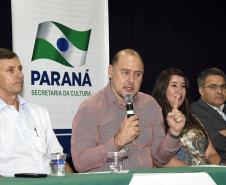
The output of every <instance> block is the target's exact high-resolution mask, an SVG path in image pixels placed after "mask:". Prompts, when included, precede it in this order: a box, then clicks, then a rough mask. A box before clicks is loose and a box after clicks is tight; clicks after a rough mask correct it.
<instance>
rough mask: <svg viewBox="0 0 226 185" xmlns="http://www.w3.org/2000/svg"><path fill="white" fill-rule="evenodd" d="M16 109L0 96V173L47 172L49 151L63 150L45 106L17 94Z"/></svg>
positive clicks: (58, 151) (48, 171) (6, 174)
mask: <svg viewBox="0 0 226 185" xmlns="http://www.w3.org/2000/svg"><path fill="white" fill-rule="evenodd" d="M18 101H19V112H18V111H17V110H16V108H15V107H14V106H12V105H8V104H6V103H5V102H4V101H3V100H2V99H0V174H1V175H4V176H12V175H13V174H15V173H26V172H27V173H28V172H30V173H48V174H49V173H50V165H49V162H50V154H51V153H62V151H63V149H62V147H61V145H60V144H59V142H58V140H57V138H56V136H55V134H54V132H53V130H52V127H51V123H50V118H49V114H48V112H47V110H46V109H44V108H43V107H41V106H39V105H35V104H30V103H27V102H26V101H25V100H24V99H23V98H22V97H20V96H18Z"/></svg>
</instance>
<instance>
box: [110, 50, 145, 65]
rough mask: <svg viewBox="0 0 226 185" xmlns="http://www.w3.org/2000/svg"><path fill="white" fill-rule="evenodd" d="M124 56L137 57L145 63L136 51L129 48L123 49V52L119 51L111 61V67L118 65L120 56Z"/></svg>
mask: <svg viewBox="0 0 226 185" xmlns="http://www.w3.org/2000/svg"><path fill="white" fill-rule="evenodd" d="M123 54H129V55H132V56H137V57H138V58H139V59H140V61H141V62H142V63H143V60H142V58H141V56H140V54H139V53H138V52H137V51H135V50H134V49H130V48H127V49H123V50H120V51H118V52H117V53H116V54H115V55H114V57H113V59H112V61H111V65H114V64H116V63H117V62H118V61H119V58H120V56H121V55H123ZM143 65H144V63H143Z"/></svg>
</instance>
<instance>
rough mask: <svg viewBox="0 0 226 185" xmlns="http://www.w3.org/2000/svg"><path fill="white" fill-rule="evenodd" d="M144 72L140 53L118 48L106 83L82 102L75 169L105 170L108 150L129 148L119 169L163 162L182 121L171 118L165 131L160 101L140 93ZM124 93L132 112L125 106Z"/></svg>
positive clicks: (73, 141)
mask: <svg viewBox="0 0 226 185" xmlns="http://www.w3.org/2000/svg"><path fill="white" fill-rule="evenodd" d="M143 73H144V64H143V61H142V58H141V56H140V55H139V54H138V53H137V52H136V51H134V50H133V49H124V50H121V51H119V52H118V53H116V55H115V56H114V57H113V60H112V62H111V64H110V65H109V68H108V76H109V79H110V80H109V84H108V85H107V86H106V87H105V88H104V89H102V90H100V91H99V92H98V93H96V94H95V95H92V96H91V97H89V98H87V99H86V100H85V101H84V102H82V103H81V105H80V107H79V109H78V112H77V114H76V115H75V117H74V120H73V125H72V137H71V154H72V159H73V163H74V166H75V168H76V170H77V171H78V172H88V171H108V170H109V165H108V163H107V161H108V152H114V151H120V150H122V149H123V148H127V149H128V152H127V158H126V159H124V160H123V165H122V166H123V170H130V169H137V168H148V167H153V163H154V161H157V162H158V163H159V164H166V163H167V162H168V161H169V160H170V159H171V158H172V156H173V155H174V153H175V152H176V151H177V150H178V149H179V148H180V146H181V143H180V140H179V138H178V137H177V136H179V135H180V133H181V131H182V129H183V127H184V124H185V121H184V120H182V121H180V122H172V123H171V125H169V132H168V134H167V135H165V134H164V130H163V127H162V123H163V117H162V111H161V108H160V106H159V105H158V104H157V102H156V101H155V99H154V98H153V97H152V96H150V95H147V94H144V93H141V92H139V89H140V86H141V83H142V78H143ZM128 94H129V96H132V103H131V102H130V104H131V105H132V108H133V109H132V110H133V111H131V110H129V109H128V106H129V105H128V104H129V102H127V100H126V98H128ZM126 107H127V108H126ZM130 108H131V107H130ZM127 112H128V113H127Z"/></svg>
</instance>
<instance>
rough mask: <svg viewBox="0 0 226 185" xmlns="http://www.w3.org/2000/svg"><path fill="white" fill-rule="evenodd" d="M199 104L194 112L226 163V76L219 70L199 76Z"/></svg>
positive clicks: (193, 106) (195, 106)
mask: <svg viewBox="0 0 226 185" xmlns="http://www.w3.org/2000/svg"><path fill="white" fill-rule="evenodd" d="M198 86H199V93H200V95H201V97H200V99H199V100H198V101H197V102H193V103H192V105H191V108H192V112H193V113H194V114H195V115H196V116H197V117H198V118H199V120H200V121H201V122H202V124H203V126H204V127H205V129H206V131H207V133H208V135H209V137H210V139H211V140H212V142H213V145H214V147H215V149H216V150H217V152H218V153H219V155H220V156H221V159H222V160H223V162H224V163H225V162H226V106H225V104H224V103H225V100H226V76H225V73H224V72H223V71H222V70H220V69H218V68H208V69H206V70H204V71H202V72H201V73H200V74H199V76H198Z"/></svg>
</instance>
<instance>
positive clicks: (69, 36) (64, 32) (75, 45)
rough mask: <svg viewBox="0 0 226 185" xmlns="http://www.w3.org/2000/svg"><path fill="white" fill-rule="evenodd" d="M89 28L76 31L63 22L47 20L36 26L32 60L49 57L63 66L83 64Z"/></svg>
mask: <svg viewBox="0 0 226 185" xmlns="http://www.w3.org/2000/svg"><path fill="white" fill-rule="evenodd" d="M90 34H91V30H87V31H77V30H73V29H71V28H69V27H67V26H65V25H63V24H60V23H57V22H54V21H47V22H43V23H40V24H39V26H38V31H37V36H36V40H35V46H34V50H33V55H32V61H34V60H37V59H50V60H53V61H55V62H58V63H60V64H62V65H64V66H68V67H75V66H82V65H84V64H85V61H86V55H87V51H88V46H89V40H90Z"/></svg>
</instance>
